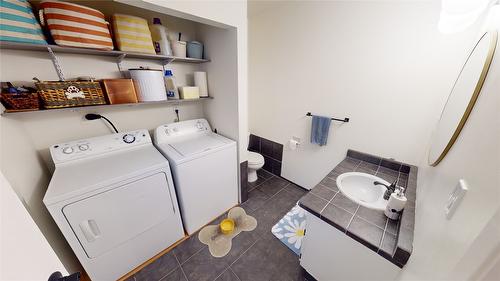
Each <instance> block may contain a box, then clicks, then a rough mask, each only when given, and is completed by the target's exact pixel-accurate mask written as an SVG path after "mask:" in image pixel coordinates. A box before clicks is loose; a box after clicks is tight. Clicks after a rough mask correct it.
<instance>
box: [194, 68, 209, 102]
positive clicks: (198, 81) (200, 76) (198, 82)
mask: <svg viewBox="0 0 500 281" xmlns="http://www.w3.org/2000/svg"><path fill="white" fill-rule="evenodd" d="M194 85H195V86H196V87H198V88H200V97H208V85H207V73H206V72H204V71H195V72H194Z"/></svg>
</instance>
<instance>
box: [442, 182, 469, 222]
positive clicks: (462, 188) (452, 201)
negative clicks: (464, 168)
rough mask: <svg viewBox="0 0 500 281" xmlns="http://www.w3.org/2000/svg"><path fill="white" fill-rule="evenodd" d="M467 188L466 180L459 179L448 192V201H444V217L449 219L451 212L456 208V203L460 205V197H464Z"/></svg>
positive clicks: (451, 215)
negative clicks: (450, 191) (451, 190)
mask: <svg viewBox="0 0 500 281" xmlns="http://www.w3.org/2000/svg"><path fill="white" fill-rule="evenodd" d="M467 190H469V188H468V187H467V182H466V181H465V180H463V179H460V180H459V181H458V184H457V186H456V187H455V189H454V190H453V192H452V193H451V194H450V197H449V198H448V201H447V202H446V207H445V209H444V212H445V214H446V219H448V220H449V219H451V218H452V217H453V214H454V213H455V211H456V210H457V208H458V205H460V202H462V199H463V198H464V196H465V193H467Z"/></svg>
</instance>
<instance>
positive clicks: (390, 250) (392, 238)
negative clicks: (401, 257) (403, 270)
mask: <svg viewBox="0 0 500 281" xmlns="http://www.w3.org/2000/svg"><path fill="white" fill-rule="evenodd" d="M395 249H396V235H394V234H390V233H388V232H386V233H385V234H384V239H383V240H382V244H381V245H380V250H379V253H380V254H381V255H382V256H384V257H386V258H391V257H392V255H393V254H394V250H395Z"/></svg>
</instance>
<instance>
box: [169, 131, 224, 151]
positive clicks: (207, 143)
mask: <svg viewBox="0 0 500 281" xmlns="http://www.w3.org/2000/svg"><path fill="white" fill-rule="evenodd" d="M225 144H227V141H224V140H223V139H221V138H218V137H216V135H215V134H206V135H204V136H202V137H195V138H191V139H184V140H183V141H180V142H177V143H171V144H170V146H171V147H172V148H173V149H175V150H176V151H177V152H178V153H179V154H180V155H182V156H184V157H189V156H192V155H195V154H198V153H201V152H205V151H209V150H212V149H215V148H218V147H221V146H223V145H225Z"/></svg>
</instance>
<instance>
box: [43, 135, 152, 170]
mask: <svg viewBox="0 0 500 281" xmlns="http://www.w3.org/2000/svg"><path fill="white" fill-rule="evenodd" d="M147 143H151V137H150V136H149V132H148V131H147V130H137V131H132V132H126V133H117V134H112V135H106V136H102V137H95V138H89V139H83V140H76V141H70V142H65V143H59V144H55V145H52V146H51V147H50V155H51V156H52V160H53V161H54V163H55V164H56V165H57V164H60V163H64V162H66V161H72V160H76V159H83V158H87V157H92V156H97V155H101V154H103V153H108V152H112V151H117V150H124V149H130V148H133V147H135V146H139V145H144V144H147Z"/></svg>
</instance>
